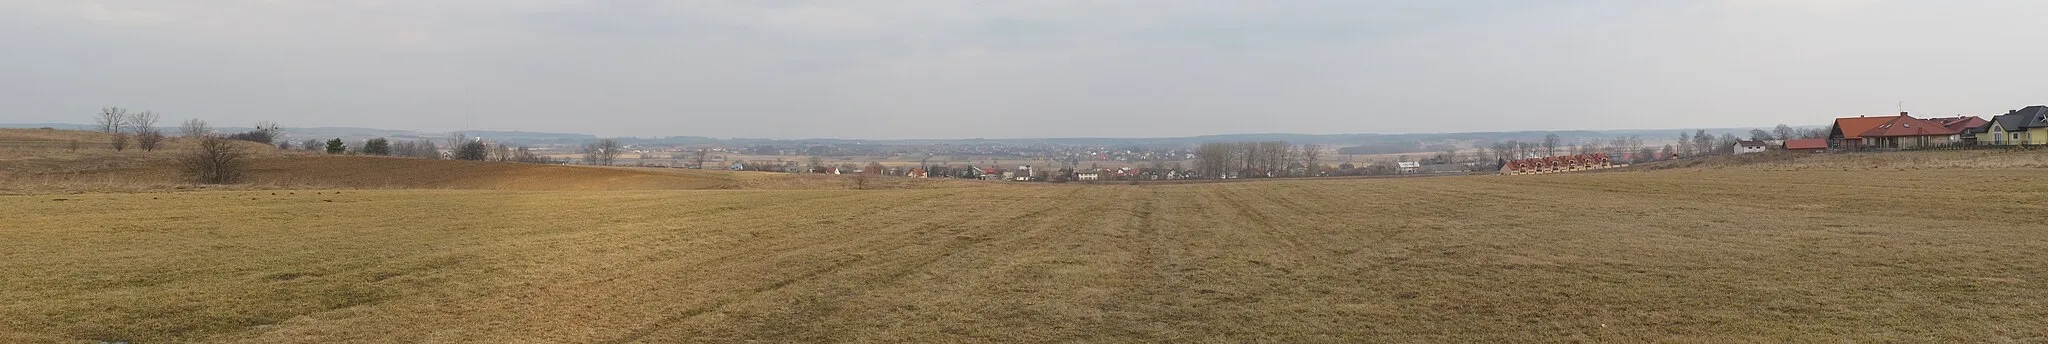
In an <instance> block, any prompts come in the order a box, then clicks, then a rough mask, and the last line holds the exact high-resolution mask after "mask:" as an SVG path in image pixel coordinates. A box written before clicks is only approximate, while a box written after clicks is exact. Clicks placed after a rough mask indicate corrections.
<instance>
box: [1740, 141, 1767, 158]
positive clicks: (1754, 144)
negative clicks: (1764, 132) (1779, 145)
mask: <svg viewBox="0 0 2048 344" xmlns="http://www.w3.org/2000/svg"><path fill="white" fill-rule="evenodd" d="M1770 149H1771V144H1769V143H1764V142H1763V141H1737V142H1735V155H1743V154H1749V153H1763V152H1764V151H1767V150H1770Z"/></svg>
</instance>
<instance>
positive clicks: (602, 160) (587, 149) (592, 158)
mask: <svg viewBox="0 0 2048 344" xmlns="http://www.w3.org/2000/svg"><path fill="white" fill-rule="evenodd" d="M623 151H624V148H623V146H622V145H620V144H619V140H616V139H600V140H597V142H591V143H589V144H585V145H583V162H584V163H587V164H591V165H605V166H610V165H611V164H612V161H613V160H616V159H618V157H619V153H623Z"/></svg>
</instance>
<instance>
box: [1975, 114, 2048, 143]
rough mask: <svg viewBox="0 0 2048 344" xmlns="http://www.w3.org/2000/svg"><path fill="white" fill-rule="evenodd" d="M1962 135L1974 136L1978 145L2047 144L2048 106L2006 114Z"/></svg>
mask: <svg viewBox="0 0 2048 344" xmlns="http://www.w3.org/2000/svg"><path fill="white" fill-rule="evenodd" d="M1963 134H1964V135H1970V136H1975V137H1976V138H1977V144H1979V145H1993V146H2018V145H2040V144H2048V106H2043V105H2034V106H2028V107H2026V108H2023V109H2019V110H2013V111H2010V112H2006V113H2005V114H2003V115H1998V116H1996V117H1992V118H1991V120H1990V121H1988V123H1986V124H1984V125H1982V126H1979V127H1977V128H1974V129H1971V130H1969V131H1966V132H1964V133H1963Z"/></svg>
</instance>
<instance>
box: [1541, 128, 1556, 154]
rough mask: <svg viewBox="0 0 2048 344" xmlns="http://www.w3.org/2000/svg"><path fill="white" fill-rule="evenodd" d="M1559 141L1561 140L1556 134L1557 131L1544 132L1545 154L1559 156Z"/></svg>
mask: <svg viewBox="0 0 2048 344" xmlns="http://www.w3.org/2000/svg"><path fill="white" fill-rule="evenodd" d="M1558 141H1559V140H1558V138H1557V134H1555V133H1552V134H1544V135H1543V155H1547V156H1557V145H1558V143H1559V142H1558Z"/></svg>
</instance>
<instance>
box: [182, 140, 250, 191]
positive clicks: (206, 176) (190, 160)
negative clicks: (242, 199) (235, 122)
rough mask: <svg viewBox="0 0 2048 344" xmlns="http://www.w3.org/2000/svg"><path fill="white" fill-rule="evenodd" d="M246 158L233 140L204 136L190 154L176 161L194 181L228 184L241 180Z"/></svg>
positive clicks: (245, 154)
mask: <svg viewBox="0 0 2048 344" xmlns="http://www.w3.org/2000/svg"><path fill="white" fill-rule="evenodd" d="M247 157H248V152H244V151H242V148H241V147H238V146H236V143H235V142H234V140H229V139H225V138H219V137H211V136H205V137H201V138H200V139H199V144H198V145H197V146H196V147H194V148H193V150H192V151H191V152H189V153H186V154H185V156H184V157H183V158H180V159H178V164H179V167H180V168H182V169H183V170H184V172H185V174H186V175H188V176H190V177H192V179H193V180H194V181H197V182H200V183H206V184H228V183H233V182H235V181H237V180H241V179H242V174H243V170H244V167H245V165H246V164H247V161H245V160H246V158H247Z"/></svg>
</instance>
